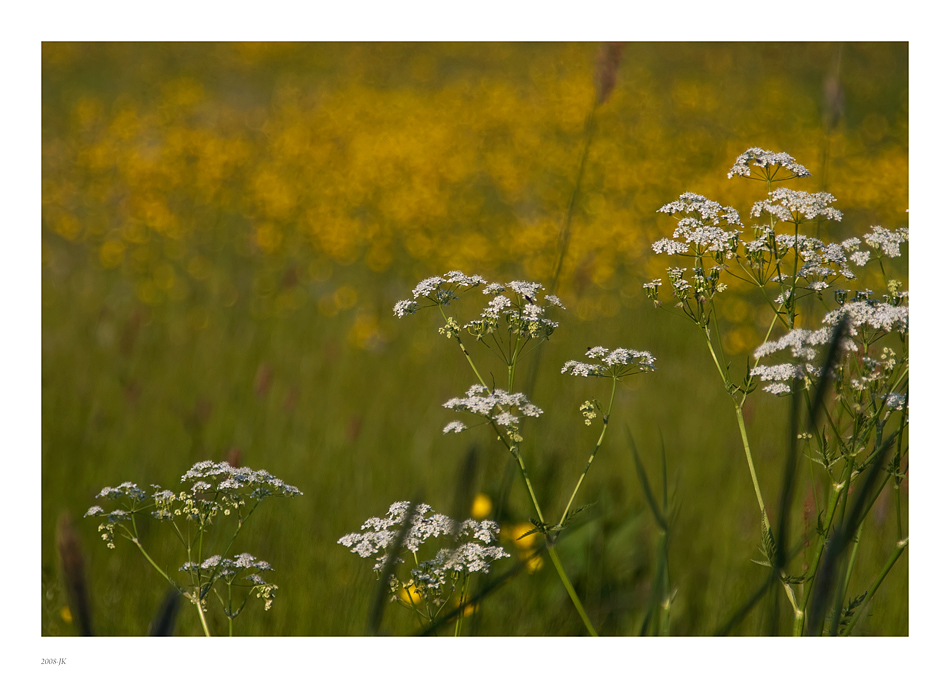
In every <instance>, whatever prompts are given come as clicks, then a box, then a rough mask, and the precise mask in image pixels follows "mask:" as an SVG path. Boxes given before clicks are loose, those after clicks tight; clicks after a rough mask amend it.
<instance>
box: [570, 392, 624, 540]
mask: <svg viewBox="0 0 950 678" xmlns="http://www.w3.org/2000/svg"><path fill="white" fill-rule="evenodd" d="M617 381H618V380H617V378H616V377H614V379H613V384H612V385H611V389H610V404H608V405H607V412H606V414H605V415H604V428H603V429H601V431H600V437H599V438H598V439H597V443H596V444H595V445H594V451H593V452H591V453H590V458H589V459H588V460H587V466H585V467H584V472H583V473H581V477H580V478H578V479H577V486H576V487H575V488H574V493H573V494H571V498H570V499H569V500H568V502H567V506H565V507H564V513H563V514H561V520H560V521H559V523H558V524H559V525H562V526H563V525H564V521H565V520H567V514H568V513H569V512H570V510H571V505H573V503H574V498H575V497H577V491H578V490H579V489H581V484H582V483H583V482H584V479H585V478H586V477H587V472H588V471H589V470H590V465H591V464H593V463H594V457H595V456H597V451H598V450H599V449H600V446H601V445H602V444H603V442H604V435H605V434H606V433H607V426H608V425H609V424H610V411H611V410H612V409H613V406H614V395H615V394H616V393H617Z"/></svg>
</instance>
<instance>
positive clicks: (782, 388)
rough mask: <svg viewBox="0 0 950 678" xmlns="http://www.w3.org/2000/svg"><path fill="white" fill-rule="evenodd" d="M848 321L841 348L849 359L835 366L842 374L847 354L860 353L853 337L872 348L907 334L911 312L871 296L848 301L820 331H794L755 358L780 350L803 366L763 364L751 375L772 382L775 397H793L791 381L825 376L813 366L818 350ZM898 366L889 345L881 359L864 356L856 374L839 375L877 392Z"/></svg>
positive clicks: (842, 380)
mask: <svg viewBox="0 0 950 678" xmlns="http://www.w3.org/2000/svg"><path fill="white" fill-rule="evenodd" d="M862 296H866V295H862ZM845 320H846V321H847V327H846V329H845V332H844V333H843V334H842V337H841V346H840V348H841V350H842V354H843V355H842V358H841V359H839V361H838V362H837V364H836V365H835V366H834V369H836V370H839V371H840V370H841V369H843V368H844V366H845V365H846V364H847V359H846V357H847V356H846V354H852V355H857V354H858V349H859V347H858V344H857V343H856V342H855V340H854V339H853V338H852V337H857V336H859V335H860V336H861V343H862V344H864V345H865V346H868V345H870V344H871V343H872V342H874V341H877V340H878V339H880V338H881V337H883V336H885V335H886V334H888V333H890V332H892V331H896V332H898V333H900V334H905V333H906V332H907V322H908V308H907V307H906V306H894V305H892V304H888V303H885V302H875V301H871V300H869V299H867V298H862V299H860V300H858V301H852V302H848V303H845V304H844V305H842V306H841V307H840V308H837V309H835V310H833V311H830V312H829V313H827V314H826V315H825V317H824V319H823V320H822V323H823V324H824V325H825V327H822V328H821V329H818V330H814V331H810V330H805V329H795V330H792V331H790V332H789V333H788V334H786V335H785V336H784V337H782V338H780V339H778V340H776V341H770V342H766V343H765V344H762V346H760V347H759V348H758V349H756V351H755V354H754V355H755V357H756V358H757V359H761V358H764V357H766V356H770V355H773V354H775V353H777V352H779V351H782V350H788V351H789V352H790V353H791V354H792V357H794V358H797V359H798V362H797V363H788V364H783V365H759V366H757V367H755V368H753V369H752V371H751V374H752V375H753V376H757V377H759V378H760V379H761V380H762V381H765V382H771V383H769V384H768V385H767V386H765V387H763V388H764V390H766V391H769V392H771V393H789V392H790V391H791V387H790V386H789V383H788V382H790V381H791V380H793V379H803V380H805V381H806V385H807V382H808V380H809V377H816V376H819V375H820V372H821V369H820V368H817V367H815V366H814V365H812V364H811V362H810V361H812V360H814V359H815V358H816V357H817V354H818V352H817V350H816V347H817V346H822V345H826V344H829V343H830V342H831V339H832V336H833V334H834V328H835V327H836V326H837V325H838V324H839V323H840V322H842V321H845ZM896 364H897V359H896V357H895V354H894V351H893V350H892V349H890V348H887V347H885V348H883V349H882V352H881V359H880V360H874V359H872V358H871V357H870V356H867V355H864V356H862V358H861V360H860V361H859V364H858V365H857V366H856V367H852V368H850V371H851V372H852V374H853V376H851V377H850V378H845V376H844V375H843V374H842V375H840V376H839V382H840V383H847V384H849V385H850V387H851V389H852V390H854V391H864V390H868V389H869V388H871V389H872V390H875V391H877V390H880V388H883V387H882V386H881V384H882V383H883V381H882V380H885V381H886V379H889V378H890V375H891V373H892V372H893V370H894V366H895V365H896Z"/></svg>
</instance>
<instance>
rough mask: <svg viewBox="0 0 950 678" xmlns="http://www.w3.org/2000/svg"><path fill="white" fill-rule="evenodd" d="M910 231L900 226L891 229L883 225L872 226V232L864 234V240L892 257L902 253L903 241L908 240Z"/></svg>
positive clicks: (869, 245) (871, 246) (873, 247)
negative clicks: (894, 229)
mask: <svg viewBox="0 0 950 678" xmlns="http://www.w3.org/2000/svg"><path fill="white" fill-rule="evenodd" d="M908 238H909V232H908V230H907V229H906V228H898V229H897V230H896V231H891V230H888V229H886V228H883V227H882V226H872V227H871V232H870V233H868V234H867V235H865V236H864V242H866V243H867V245H868V247H870V248H872V249H875V250H880V251H881V252H882V253H883V254H885V255H887V256H888V257H890V258H892V259H893V258H895V257H899V256H900V255H901V248H900V246H901V243H904V242H907V240H908Z"/></svg>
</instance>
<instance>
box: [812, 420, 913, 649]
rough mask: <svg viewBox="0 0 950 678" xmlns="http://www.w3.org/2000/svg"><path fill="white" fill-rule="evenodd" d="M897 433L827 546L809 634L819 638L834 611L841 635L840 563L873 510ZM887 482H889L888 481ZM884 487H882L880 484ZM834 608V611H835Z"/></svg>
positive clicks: (879, 452)
mask: <svg viewBox="0 0 950 678" xmlns="http://www.w3.org/2000/svg"><path fill="white" fill-rule="evenodd" d="M896 435H897V434H896V433H892V434H891V435H890V436H888V438H887V439H886V440H884V441H882V443H881V444H880V445H879V446H878V447H877V449H875V451H874V452H873V453H872V455H873V457H874V460H873V463H872V465H871V467H870V468H869V469H868V470H867V471H866V474H867V475H866V477H865V479H864V482H863V484H862V485H861V489H860V490H859V491H858V493H857V497H856V499H855V500H853V501H852V502H851V506H850V508H849V510H848V514H847V516H846V517H845V518H844V520H843V521H842V526H841V527H840V528H839V529H838V530H836V531H835V533H834V535H833V536H832V538H831V541H830V543H829V545H828V549H827V553H826V555H825V558H824V560H823V561H822V564H821V566H820V567H819V569H818V571H817V572H816V573H815V589H814V596H813V597H812V599H811V604H810V605H809V608H808V622H807V624H806V632H807V633H808V635H819V634H821V632H822V629H823V628H824V622H825V618H826V616H827V615H828V613H829V611H830V612H831V625H830V631H829V633H830V635H832V636H834V635H838V624H839V622H840V618H841V606H840V600H838V601H835V598H837V596H836V591H837V590H838V588H839V586H838V583H839V576H840V572H839V570H840V568H839V561H840V560H841V557H842V556H844V555H845V552H846V551H847V548H848V544H850V543H851V540H852V539H853V538H854V536H855V534H856V533H857V531H858V527H859V526H860V525H861V522H862V521H863V520H864V517H865V516H866V515H867V512H868V511H869V510H870V508H871V504H873V503H874V500H875V499H876V498H877V496H878V494H879V493H880V491H881V489H880V488H879V489H878V490H877V492H872V489H873V488H874V487H875V486H877V485H878V483H877V482H876V481H877V476H878V474H879V473H880V471H881V468H882V467H883V465H884V458H885V456H886V454H887V451H888V450H889V449H890V447H891V445H892V444H893V443H894V438H895V437H896ZM885 483H886V481H885ZM881 488H883V485H881ZM832 605H834V608H833V609H831V608H832Z"/></svg>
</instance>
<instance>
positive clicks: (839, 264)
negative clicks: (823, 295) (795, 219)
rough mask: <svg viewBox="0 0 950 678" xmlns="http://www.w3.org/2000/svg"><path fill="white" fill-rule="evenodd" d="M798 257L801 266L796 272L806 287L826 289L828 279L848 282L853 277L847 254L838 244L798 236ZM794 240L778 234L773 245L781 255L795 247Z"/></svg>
mask: <svg viewBox="0 0 950 678" xmlns="http://www.w3.org/2000/svg"><path fill="white" fill-rule="evenodd" d="M797 241H798V257H799V259H800V260H801V262H802V266H801V268H800V269H799V271H798V275H799V277H802V278H805V279H806V280H807V281H808V285H807V286H808V287H811V288H812V289H817V290H822V289H826V288H827V287H828V284H827V281H828V280H829V279H834V278H837V277H838V276H843V277H845V278H847V279H849V280H852V279H854V277H855V275H854V273H853V272H852V271H851V269H850V268H849V267H848V254H847V251H846V250H845V249H844V247H843V246H842V245H839V244H838V243H828V244H825V243H824V242H822V241H821V240H819V239H818V238H810V237H807V236H801V235H800V236H798V239H797ZM795 243H796V238H795V236H793V235H788V234H785V233H780V234H778V235H776V236H775V244H776V247H777V249H778V250H779V252H781V253H783V254H784V252H787V251H788V250H790V249H792V248H794V247H795Z"/></svg>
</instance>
